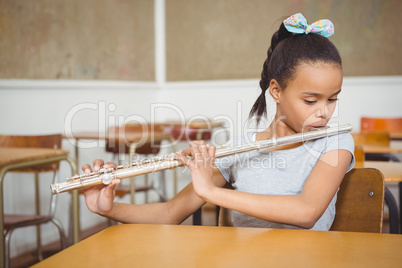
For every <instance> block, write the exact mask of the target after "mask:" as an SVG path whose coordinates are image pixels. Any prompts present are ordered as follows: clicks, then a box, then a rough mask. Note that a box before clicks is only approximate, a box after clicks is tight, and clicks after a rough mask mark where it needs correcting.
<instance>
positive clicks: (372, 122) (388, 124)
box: [355, 117, 402, 233]
mask: <svg viewBox="0 0 402 268" xmlns="http://www.w3.org/2000/svg"><path fill="white" fill-rule="evenodd" d="M360 130H361V135H366V136H368V135H371V136H372V137H373V136H374V135H377V140H375V139H373V138H368V137H367V139H366V140H365V141H363V140H362V142H365V144H367V145H379V146H390V140H391V137H390V136H391V135H390V133H392V132H402V117H395V118H385V117H383V118H376V117H362V118H361V119H360ZM384 132H386V133H388V134H387V135H388V137H387V138H385V137H384V134H381V133H384ZM379 135H382V136H383V137H382V138H380V137H379ZM380 139H382V141H381V142H380V141H379V140H380ZM386 139H387V141H385V140H386ZM355 142H356V140H355ZM365 158H366V160H373V161H393V162H400V161H401V160H400V159H399V158H398V157H397V156H396V155H395V154H390V153H366V154H365ZM398 186H399V203H400V204H402V182H398ZM385 201H386V203H387V205H388V208H389V210H390V229H391V230H390V231H391V233H399V230H398V229H401V231H402V220H400V222H399V224H398V223H396V224H397V226H395V222H398V215H397V214H396V216H395V215H393V214H394V212H393V211H394V209H395V208H394V206H395V207H396V209H397V204H396V201H395V198H394V196H393V195H392V194H391V192H390V191H389V189H388V188H387V187H386V188H385ZM399 215H402V206H399ZM398 225H400V226H398Z"/></svg>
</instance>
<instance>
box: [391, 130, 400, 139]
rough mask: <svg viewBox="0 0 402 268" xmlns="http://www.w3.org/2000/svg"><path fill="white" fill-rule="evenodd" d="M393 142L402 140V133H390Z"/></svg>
mask: <svg viewBox="0 0 402 268" xmlns="http://www.w3.org/2000/svg"><path fill="white" fill-rule="evenodd" d="M389 135H390V136H391V140H402V131H401V132H390V133H389Z"/></svg>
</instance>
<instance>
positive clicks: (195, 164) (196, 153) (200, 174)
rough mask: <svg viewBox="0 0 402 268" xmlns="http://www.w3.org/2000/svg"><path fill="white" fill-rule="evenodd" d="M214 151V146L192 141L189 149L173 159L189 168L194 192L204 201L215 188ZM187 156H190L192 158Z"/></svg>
mask: <svg viewBox="0 0 402 268" xmlns="http://www.w3.org/2000/svg"><path fill="white" fill-rule="evenodd" d="M215 150H216V149H215V147H214V146H212V145H209V144H206V143H205V142H204V141H193V142H191V143H190V147H189V148H187V149H186V150H184V151H181V152H180V154H177V155H176V156H175V159H177V160H179V161H181V162H183V163H184V164H185V165H186V166H188V167H189V168H190V171H191V179H192V181H193V187H194V191H195V192H196V194H197V195H198V196H199V197H201V198H202V199H204V200H205V199H206V198H207V196H208V194H209V193H210V192H211V190H212V189H213V188H214V187H215V184H214V183H213V167H214V163H215ZM188 156H192V158H189V157H188Z"/></svg>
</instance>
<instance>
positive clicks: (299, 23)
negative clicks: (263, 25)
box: [283, 13, 335, 37]
mask: <svg viewBox="0 0 402 268" xmlns="http://www.w3.org/2000/svg"><path fill="white" fill-rule="evenodd" d="M283 24H284V25H285V27H286V29H287V30H288V31H289V32H291V33H294V34H303V33H305V34H308V33H316V34H320V35H322V36H324V37H330V36H331V35H333V34H334V30H335V29H334V24H333V23H332V22H331V21H330V20H319V21H316V22H314V23H313V24H310V25H309V24H307V20H306V18H305V17H304V16H303V15H302V14H301V13H297V14H294V15H292V16H290V17H289V18H287V19H286V20H284V21H283Z"/></svg>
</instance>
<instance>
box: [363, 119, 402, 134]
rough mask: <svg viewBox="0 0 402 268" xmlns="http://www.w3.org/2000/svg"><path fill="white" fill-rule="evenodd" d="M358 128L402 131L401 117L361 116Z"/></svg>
mask: <svg viewBox="0 0 402 268" xmlns="http://www.w3.org/2000/svg"><path fill="white" fill-rule="evenodd" d="M360 130H362V131H364V130H385V131H389V132H402V117H397V118H384V117H383V118H374V117H362V118H361V119H360Z"/></svg>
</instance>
